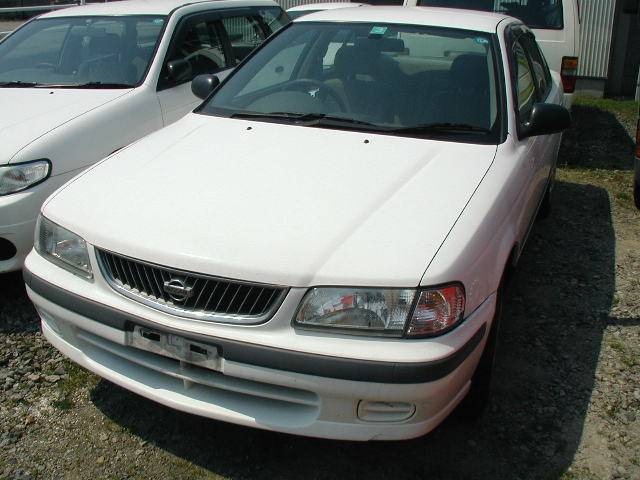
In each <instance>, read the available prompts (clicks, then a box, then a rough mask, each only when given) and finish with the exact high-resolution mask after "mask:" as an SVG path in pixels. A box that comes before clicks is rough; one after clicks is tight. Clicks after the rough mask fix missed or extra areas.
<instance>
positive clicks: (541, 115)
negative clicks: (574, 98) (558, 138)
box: [522, 103, 571, 138]
mask: <svg viewBox="0 0 640 480" xmlns="http://www.w3.org/2000/svg"><path fill="white" fill-rule="evenodd" d="M569 126H571V114H570V113H569V110H567V109H566V108H564V107H563V106H561V105H556V104H553V103H536V104H535V105H534V106H533V109H532V110H531V118H530V119H529V122H528V123H526V124H525V125H524V127H523V128H522V137H523V138H526V137H535V136H537V135H550V134H552V133H559V132H561V131H563V130H565V129H567V128H569Z"/></svg>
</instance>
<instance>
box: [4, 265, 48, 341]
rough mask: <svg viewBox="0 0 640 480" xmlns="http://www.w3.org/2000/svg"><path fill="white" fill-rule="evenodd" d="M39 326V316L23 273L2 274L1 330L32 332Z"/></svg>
mask: <svg viewBox="0 0 640 480" xmlns="http://www.w3.org/2000/svg"><path fill="white" fill-rule="evenodd" d="M38 328H40V323H39V321H38V316H37V315H36V311H35V308H34V307H33V304H32V303H31V301H30V300H29V298H28V297H27V292H26V290H25V287H24V281H23V280H22V273H21V272H13V273H5V274H0V332H23V331H30V332H31V331H36V330H38Z"/></svg>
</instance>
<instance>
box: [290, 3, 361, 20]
mask: <svg viewBox="0 0 640 480" xmlns="http://www.w3.org/2000/svg"><path fill="white" fill-rule="evenodd" d="M365 6H367V4H366V3H348V2H322V3H307V4H305V5H298V6H295V7H291V8H288V9H287V15H289V18H291V19H292V20H293V19H296V18H298V17H301V16H303V15H309V14H310V13H315V12H322V11H324V10H335V9H336V8H351V7H365Z"/></svg>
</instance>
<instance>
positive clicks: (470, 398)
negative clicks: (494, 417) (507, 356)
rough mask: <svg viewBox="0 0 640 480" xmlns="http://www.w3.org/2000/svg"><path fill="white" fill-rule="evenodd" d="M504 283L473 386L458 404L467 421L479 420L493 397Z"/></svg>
mask: <svg viewBox="0 0 640 480" xmlns="http://www.w3.org/2000/svg"><path fill="white" fill-rule="evenodd" d="M502 291H503V287H502V285H501V286H500V288H499V289H498V291H497V293H496V311H495V313H494V316H493V321H492V322H491V329H490V330H489V336H488V337H487V342H486V343H485V346H484V351H483V352H482V357H480V362H479V363H478V366H477V367H476V371H475V372H474V374H473V376H472V377H471V387H470V389H469V392H468V393H467V396H466V397H465V398H464V399H463V400H462V402H460V405H459V406H458V412H457V413H458V416H459V417H460V418H462V419H463V420H464V421H467V422H475V421H476V420H478V419H479V418H480V417H482V415H483V414H484V412H485V411H486V410H487V407H488V406H489V402H490V397H491V383H492V377H493V366H494V363H495V357H496V349H497V348H496V347H497V343H498V332H499V331H500V319H501V318H502Z"/></svg>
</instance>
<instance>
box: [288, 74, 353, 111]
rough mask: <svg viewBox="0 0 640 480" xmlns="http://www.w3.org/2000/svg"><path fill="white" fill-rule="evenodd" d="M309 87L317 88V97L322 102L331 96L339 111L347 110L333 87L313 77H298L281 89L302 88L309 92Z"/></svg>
mask: <svg viewBox="0 0 640 480" xmlns="http://www.w3.org/2000/svg"><path fill="white" fill-rule="evenodd" d="M311 89H314V90H317V92H318V93H317V95H318V96H317V98H319V99H320V101H322V102H323V103H324V101H325V99H326V98H327V97H331V98H332V99H333V101H334V102H336V103H337V104H338V107H339V108H340V111H341V112H348V111H349V109H348V108H347V106H346V105H345V102H344V101H343V100H342V98H340V96H339V95H338V94H337V93H336V92H335V91H334V90H333V89H331V88H330V87H328V86H327V85H325V84H324V83H322V82H319V81H318V80H314V79H313V78H298V79H297V80H293V81H291V82H288V83H287V84H285V85H284V87H283V88H282V90H303V91H305V93H309V90H311Z"/></svg>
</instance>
